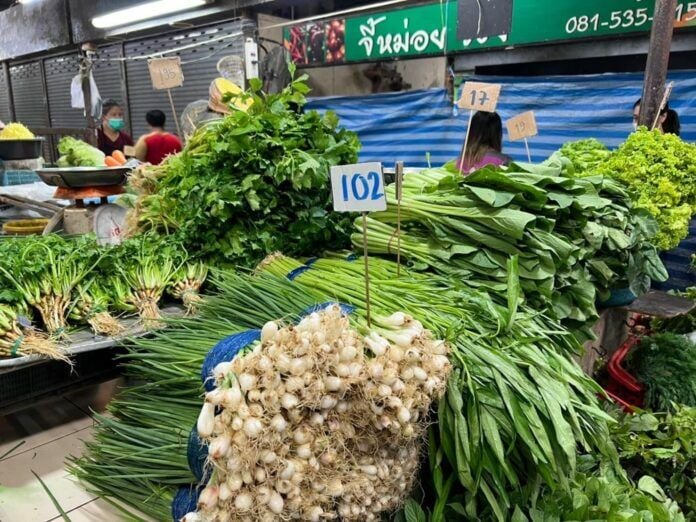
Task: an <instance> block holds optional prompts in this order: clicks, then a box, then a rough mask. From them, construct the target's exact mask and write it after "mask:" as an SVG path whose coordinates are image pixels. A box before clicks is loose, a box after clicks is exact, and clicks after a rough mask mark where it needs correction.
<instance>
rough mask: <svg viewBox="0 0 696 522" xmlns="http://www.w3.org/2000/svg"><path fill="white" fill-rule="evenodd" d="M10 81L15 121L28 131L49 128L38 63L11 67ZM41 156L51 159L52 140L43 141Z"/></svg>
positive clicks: (52, 154)
mask: <svg viewBox="0 0 696 522" xmlns="http://www.w3.org/2000/svg"><path fill="white" fill-rule="evenodd" d="M10 81H11V82H12V98H13V101H14V108H15V116H16V119H17V121H18V122H20V123H22V124H24V125H26V126H27V127H29V128H30V129H31V128H36V127H49V126H50V122H49V117H48V106H47V104H46V96H45V95H44V86H43V79H42V78H41V65H40V64H39V62H28V63H23V64H20V65H12V66H11V67H10ZM43 155H44V158H46V159H48V160H52V159H53V156H54V153H53V142H52V138H49V139H47V140H46V141H45V143H44V150H43Z"/></svg>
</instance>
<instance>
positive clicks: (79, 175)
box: [37, 167, 130, 245]
mask: <svg viewBox="0 0 696 522" xmlns="http://www.w3.org/2000/svg"><path fill="white" fill-rule="evenodd" d="M129 170H130V167H74V168H50V169H39V170H37V174H38V175H39V177H40V178H41V179H42V180H43V181H44V183H46V184H47V185H51V186H55V187H56V191H55V193H54V194H53V198H54V199H63V200H70V201H73V203H72V204H71V205H70V206H68V207H66V208H65V209H63V210H62V212H61V214H62V216H60V217H57V218H56V219H55V220H53V223H50V224H49V226H51V225H52V226H54V227H55V226H57V225H58V222H59V221H60V218H61V217H62V221H63V230H64V232H65V233H66V234H71V235H72V234H89V233H94V234H96V236H97V241H98V242H99V243H100V244H102V245H114V244H118V243H120V241H121V234H122V231H123V224H124V222H125V219H126V212H127V211H126V209H125V208H123V207H120V206H119V205H115V204H113V203H109V197H111V196H117V195H119V194H123V193H124V192H125V189H124V188H123V185H124V183H125V182H126V174H127V173H128V171H129Z"/></svg>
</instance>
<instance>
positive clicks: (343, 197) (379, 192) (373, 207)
mask: <svg viewBox="0 0 696 522" xmlns="http://www.w3.org/2000/svg"><path fill="white" fill-rule="evenodd" d="M331 191H332V193H333V207H334V210H335V211H336V212H372V211H378V210H387V198H386V196H385V195H384V176H383V175H382V164H381V163H379V162H372V163H356V164H354V165H338V166H335V167H331Z"/></svg>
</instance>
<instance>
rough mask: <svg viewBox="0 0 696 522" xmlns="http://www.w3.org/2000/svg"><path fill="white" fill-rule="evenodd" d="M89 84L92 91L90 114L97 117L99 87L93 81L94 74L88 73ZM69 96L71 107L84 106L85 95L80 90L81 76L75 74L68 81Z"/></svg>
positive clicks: (98, 111)
mask: <svg viewBox="0 0 696 522" xmlns="http://www.w3.org/2000/svg"><path fill="white" fill-rule="evenodd" d="M89 85H90V90H91V91H92V116H93V117H94V118H97V119H99V117H100V116H101V114H100V112H101V96H99V88H98V87H97V82H95V81H94V75H93V74H92V73H89ZM70 98H71V101H72V103H71V106H72V108H73V109H84V108H85V97H84V94H83V92H82V76H81V75H79V74H77V75H75V77H74V78H73V79H72V82H71V83H70Z"/></svg>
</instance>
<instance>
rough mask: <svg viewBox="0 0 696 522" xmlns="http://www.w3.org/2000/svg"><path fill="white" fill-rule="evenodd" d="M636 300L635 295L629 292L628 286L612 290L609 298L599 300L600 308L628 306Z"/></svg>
mask: <svg viewBox="0 0 696 522" xmlns="http://www.w3.org/2000/svg"><path fill="white" fill-rule="evenodd" d="M635 300H636V295H635V294H634V293H633V292H631V289H630V288H621V289H617V290H612V291H611V295H610V296H609V299H607V300H606V301H600V302H599V306H600V307H601V308H616V307H617V306H628V305H630V304H631V303H632V302H633V301H635Z"/></svg>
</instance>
